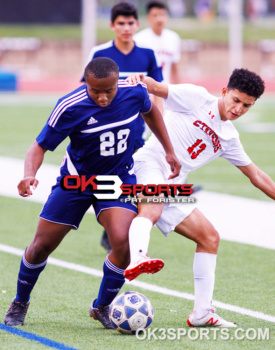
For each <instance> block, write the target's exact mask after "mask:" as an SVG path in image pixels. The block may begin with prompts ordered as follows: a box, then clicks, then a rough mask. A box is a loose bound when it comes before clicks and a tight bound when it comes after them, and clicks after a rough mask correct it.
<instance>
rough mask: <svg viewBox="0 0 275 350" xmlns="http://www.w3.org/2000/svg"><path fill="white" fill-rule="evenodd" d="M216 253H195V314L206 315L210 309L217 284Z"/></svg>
mask: <svg viewBox="0 0 275 350" xmlns="http://www.w3.org/2000/svg"><path fill="white" fill-rule="evenodd" d="M216 260H217V255H216V254H209V253H195V257H194V263H193V272H194V284H195V305H194V316H195V317H196V318H202V317H204V316H205V315H206V314H207V312H208V311H209V309H210V305H211V302H212V298H213V292H214V284H215V269H216Z"/></svg>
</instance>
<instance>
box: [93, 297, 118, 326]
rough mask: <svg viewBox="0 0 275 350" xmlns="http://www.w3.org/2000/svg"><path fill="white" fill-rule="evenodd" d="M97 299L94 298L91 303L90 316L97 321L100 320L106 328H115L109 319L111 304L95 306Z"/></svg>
mask: <svg viewBox="0 0 275 350" xmlns="http://www.w3.org/2000/svg"><path fill="white" fill-rule="evenodd" d="M95 301H96V299H94V300H93V301H92V303H91V305H90V310H89V313H90V317H92V318H93V319H94V320H96V321H97V320H98V321H100V322H101V323H102V324H103V326H104V327H105V328H106V329H114V327H113V326H112V324H111V322H110V319H109V305H107V306H100V305H97V307H94V303H95Z"/></svg>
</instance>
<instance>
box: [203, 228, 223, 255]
mask: <svg viewBox="0 0 275 350" xmlns="http://www.w3.org/2000/svg"><path fill="white" fill-rule="evenodd" d="M219 243H220V235H219V233H218V231H217V230H215V229H214V228H213V229H212V230H211V231H209V232H208V234H207V235H206V239H205V245H206V247H207V248H208V249H210V250H213V251H217V250H218V247H219Z"/></svg>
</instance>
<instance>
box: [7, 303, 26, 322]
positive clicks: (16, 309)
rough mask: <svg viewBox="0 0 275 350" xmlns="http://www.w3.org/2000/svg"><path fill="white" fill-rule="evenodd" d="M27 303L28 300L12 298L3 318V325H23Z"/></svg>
mask: <svg viewBox="0 0 275 350" xmlns="http://www.w3.org/2000/svg"><path fill="white" fill-rule="evenodd" d="M29 305H30V302H29V301H23V302H21V301H16V300H15V299H13V301H12V302H11V305H10V308H9V309H8V311H7V313H6V316H5V319H4V323H5V325H6V326H23V324H24V320H25V317H26V314H27V311H28V307H29Z"/></svg>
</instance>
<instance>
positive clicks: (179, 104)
mask: <svg viewBox="0 0 275 350" xmlns="http://www.w3.org/2000/svg"><path fill="white" fill-rule="evenodd" d="M209 96H211V95H210V94H209V93H208V92H207V90H206V89H205V88H203V87H201V86H196V85H193V84H175V85H174V84H168V97H167V99H163V107H164V109H168V110H170V111H173V112H189V111H191V110H192V111H193V110H194V109H197V108H198V107H199V106H201V105H202V104H203V103H204V102H205V100H206V99H208V98H209Z"/></svg>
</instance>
